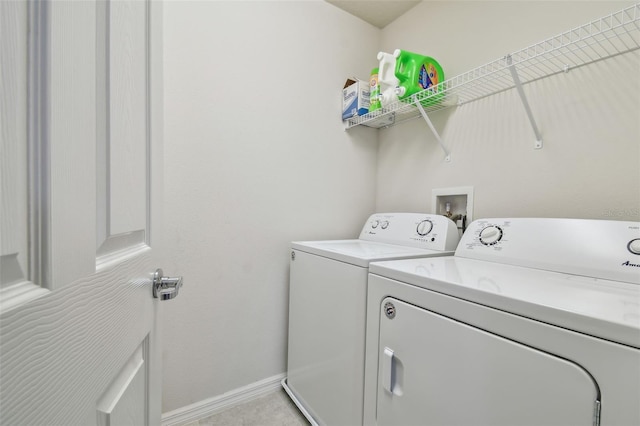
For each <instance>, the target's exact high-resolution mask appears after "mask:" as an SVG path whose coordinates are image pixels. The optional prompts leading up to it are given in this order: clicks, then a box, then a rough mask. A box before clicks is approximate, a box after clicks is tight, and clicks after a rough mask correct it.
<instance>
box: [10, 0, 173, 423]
mask: <svg viewBox="0 0 640 426" xmlns="http://www.w3.org/2000/svg"><path fill="white" fill-rule="evenodd" d="M160 6H161V3H160V2H152V1H149V0H147V1H138V0H131V1H128V0H117V1H99V2H85V1H50V2H49V1H32V2H26V1H25V2H0V32H1V33H0V47H1V49H0V73H1V74H0V76H1V79H0V80H1V82H0V84H1V85H2V86H1V87H0V93H2V103H1V104H0V120H1V121H0V134H1V137H2V139H1V140H0V150H1V151H0V154H1V157H0V163H1V164H0V165H1V166H2V173H1V179H2V180H1V182H0V185H1V190H2V191H1V193H0V200H1V202H2V208H1V210H0V212H1V214H2V216H1V217H0V268H1V269H0V280H1V281H0V424H6V425H36V424H47V425H52V424H64V425H91V424H100V425H123V424H131V425H143V424H158V423H159V422H160V411H161V408H160V393H161V378H160V375H159V372H160V364H159V362H160V357H159V348H160V342H159V341H158V332H157V316H158V313H159V312H158V309H159V299H154V298H153V296H152V277H153V273H154V271H155V269H156V267H158V266H159V265H158V264H157V257H158V251H157V250H158V237H159V236H160V234H161V229H160V224H161V218H160V215H159V213H160V212H161V207H160V206H161V200H160V195H161V189H162V183H161V170H160V167H161V165H162V151H161V148H162V139H161V138H162V133H161V131H162V122H161V118H162V74H161V70H162V57H161V52H162V46H161V33H162V28H161V23H162V12H161V10H160Z"/></svg>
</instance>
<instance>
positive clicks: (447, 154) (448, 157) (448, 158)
mask: <svg viewBox="0 0 640 426" xmlns="http://www.w3.org/2000/svg"><path fill="white" fill-rule="evenodd" d="M416 106H417V107H418V110H419V111H420V114H422V118H424V121H426V122H427V125H428V126H429V128H430V129H431V132H432V133H433V136H435V138H436V140H437V141H438V144H439V145H440V148H442V150H443V151H444V161H446V162H447V163H449V162H451V153H450V152H449V150H448V149H447V147H446V146H445V145H444V142H442V139H441V138H440V135H439V134H438V131H437V130H436V128H435V127H434V126H433V123H432V122H431V119H430V118H429V116H428V115H427V113H426V111H425V110H424V108H423V107H422V104H421V103H420V102H416Z"/></svg>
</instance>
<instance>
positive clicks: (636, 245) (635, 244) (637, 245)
mask: <svg viewBox="0 0 640 426" xmlns="http://www.w3.org/2000/svg"><path fill="white" fill-rule="evenodd" d="M627 248H628V249H629V251H630V252H631V253H633V254H637V255H640V238H636V239H635V240H631V241H629V244H627Z"/></svg>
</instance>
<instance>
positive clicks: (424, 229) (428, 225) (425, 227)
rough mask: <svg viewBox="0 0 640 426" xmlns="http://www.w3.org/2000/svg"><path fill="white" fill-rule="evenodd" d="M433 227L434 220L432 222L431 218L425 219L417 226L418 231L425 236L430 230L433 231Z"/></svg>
mask: <svg viewBox="0 0 640 426" xmlns="http://www.w3.org/2000/svg"><path fill="white" fill-rule="evenodd" d="M432 229H433V222H431V221H430V220H429V219H425V220H423V221H422V222H420V223H419V224H418V226H417V227H416V232H417V233H418V235H420V236H421V237H424V236H425V235H427V234H428V233H429V232H431V230H432Z"/></svg>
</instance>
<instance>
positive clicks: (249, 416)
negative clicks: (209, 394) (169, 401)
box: [185, 389, 309, 426]
mask: <svg viewBox="0 0 640 426" xmlns="http://www.w3.org/2000/svg"><path fill="white" fill-rule="evenodd" d="M204 425H206V426H308V425H309V422H308V421H307V419H305V418H304V416H303V415H302V414H301V413H300V411H298V409H297V408H296V406H295V405H294V404H293V402H291V399H289V396H288V395H287V394H286V393H285V391H284V390H282V389H279V390H277V391H276V392H273V393H270V394H268V395H265V396H263V397H261V398H258V399H254V400H253V401H249V402H246V403H244V404H241V405H237V406H235V407H232V408H229V409H228V410H225V411H222V412H220V413H218V414H215V415H213V416H210V417H205V418H203V419H199V420H198V421H195V422H191V423H188V424H187V425H185V426H204Z"/></svg>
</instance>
